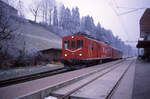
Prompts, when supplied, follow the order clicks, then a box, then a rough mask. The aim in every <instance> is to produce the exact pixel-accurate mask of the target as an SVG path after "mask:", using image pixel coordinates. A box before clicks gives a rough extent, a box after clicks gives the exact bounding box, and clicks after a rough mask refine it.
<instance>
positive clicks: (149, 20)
mask: <svg viewBox="0 0 150 99" xmlns="http://www.w3.org/2000/svg"><path fill="white" fill-rule="evenodd" d="M140 38H142V39H143V40H139V41H138V44H137V48H138V49H141V48H142V49H144V52H143V55H141V57H142V59H145V58H150V8H147V9H146V10H145V12H144V14H143V16H142V17H141V19H140Z"/></svg>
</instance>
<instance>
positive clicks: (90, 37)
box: [69, 32, 122, 52]
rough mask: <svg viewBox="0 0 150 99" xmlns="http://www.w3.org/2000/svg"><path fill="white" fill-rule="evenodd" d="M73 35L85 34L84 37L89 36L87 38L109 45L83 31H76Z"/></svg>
mask: <svg viewBox="0 0 150 99" xmlns="http://www.w3.org/2000/svg"><path fill="white" fill-rule="evenodd" d="M73 35H74V36H75V35H81V36H85V37H87V38H89V39H92V40H94V41H96V42H100V43H103V44H105V45H109V44H107V43H106V42H103V41H100V40H98V39H96V38H94V37H92V36H91V35H88V34H86V33H85V32H78V33H76V34H73ZM69 36H72V35H69ZM109 46H110V47H111V48H113V49H115V50H118V51H120V52H122V51H121V50H120V49H118V48H115V47H112V46H111V45H109Z"/></svg>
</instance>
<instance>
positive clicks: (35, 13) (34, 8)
mask: <svg viewBox="0 0 150 99" xmlns="http://www.w3.org/2000/svg"><path fill="white" fill-rule="evenodd" d="M40 7H41V2H38V1H37V0H36V1H33V3H32V4H31V5H30V8H29V9H30V11H31V13H32V14H33V16H34V21H35V22H36V21H37V16H38V14H39V11H40Z"/></svg>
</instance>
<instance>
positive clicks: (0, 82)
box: [0, 67, 82, 87]
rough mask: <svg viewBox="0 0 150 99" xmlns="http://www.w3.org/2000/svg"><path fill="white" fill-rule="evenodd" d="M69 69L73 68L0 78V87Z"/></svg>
mask: <svg viewBox="0 0 150 99" xmlns="http://www.w3.org/2000/svg"><path fill="white" fill-rule="evenodd" d="M75 69H82V68H81V67H80V68H75ZM75 69H74V70H75ZM69 71H73V69H67V68H60V69H56V70H50V71H46V72H41V73H36V74H32V75H27V76H21V77H16V78H12V79H8V80H2V81H0V87H5V86H10V85H14V84H18V83H24V82H27V81H31V80H36V79H40V78H43V77H48V76H53V75H56V74H60V73H65V72H69Z"/></svg>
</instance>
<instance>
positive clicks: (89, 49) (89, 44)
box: [89, 41, 91, 50]
mask: <svg viewBox="0 0 150 99" xmlns="http://www.w3.org/2000/svg"><path fill="white" fill-rule="evenodd" d="M90 49H91V44H90V41H89V50H90Z"/></svg>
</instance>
